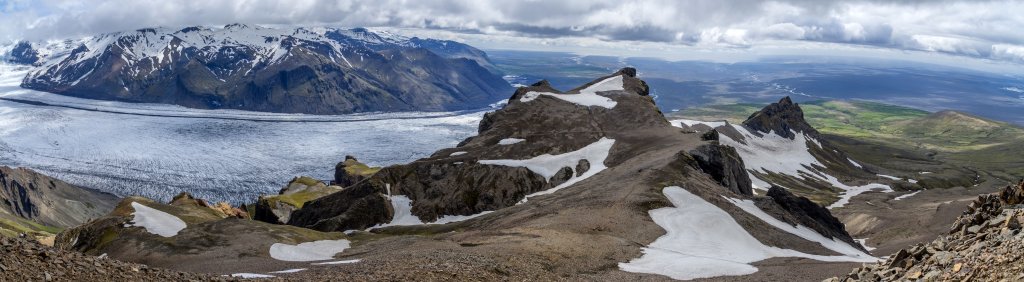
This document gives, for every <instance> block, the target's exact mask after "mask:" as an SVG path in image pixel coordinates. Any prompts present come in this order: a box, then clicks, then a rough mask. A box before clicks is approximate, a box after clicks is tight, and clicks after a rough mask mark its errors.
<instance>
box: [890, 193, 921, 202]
mask: <svg viewBox="0 0 1024 282" xmlns="http://www.w3.org/2000/svg"><path fill="white" fill-rule="evenodd" d="M917 193H921V191H915V192H913V193H907V194H903V195H900V196H899V197H896V198H893V200H895V201H899V200H903V199H906V198H910V197H912V196H914V195H917Z"/></svg>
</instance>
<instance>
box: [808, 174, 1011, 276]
mask: <svg viewBox="0 0 1024 282" xmlns="http://www.w3.org/2000/svg"><path fill="white" fill-rule="evenodd" d="M1022 225H1024V181H1021V182H1020V183H1018V184H1014V185H1009V186H1007V187H1006V188H1005V189H1003V191H1001V192H1000V193H998V194H986V195H980V196H978V199H977V200H975V201H974V202H972V203H971V205H970V206H969V207H968V208H967V210H966V211H964V214H963V215H961V216H960V217H958V218H957V220H956V221H955V223H954V224H953V226H952V228H951V230H950V231H949V234H947V235H944V236H941V237H939V238H937V239H935V240H934V241H932V242H929V243H926V244H918V245H915V246H913V247H910V248H906V249H902V250H900V251H899V252H897V253H896V254H894V255H891V256H890V257H889V258H888V259H887V260H886V261H885V262H882V263H878V264H871V265H865V266H863V267H860V268H857V269H854V270H853V271H852V272H850V274H848V275H846V276H844V277H834V278H830V279H828V280H826V281H896V280H900V281H1020V280H1024V264H1022V263H1021V262H1022V261H1024V254H1022V253H1021V250H1022V249H1024V232H1021V227H1022Z"/></svg>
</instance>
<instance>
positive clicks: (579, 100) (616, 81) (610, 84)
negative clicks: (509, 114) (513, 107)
mask: <svg viewBox="0 0 1024 282" xmlns="http://www.w3.org/2000/svg"><path fill="white" fill-rule="evenodd" d="M616 90H618V91H621V90H625V88H624V87H623V84H622V76H621V75H616V76H613V77H609V78H606V79H605V80H602V81H601V82H598V83H595V84H593V85H591V86H589V87H587V88H584V89H582V90H580V93H579V94H558V93H551V92H537V91H530V92H526V95H523V97H522V98H519V101H520V102H530V101H533V100H534V99H537V97H540V96H541V95H547V96H551V97H555V98H558V99H561V100H564V101H566V102H570V103H574V104H577V105H581V106H585V107H590V106H599V107H605V108H609V109H611V108H614V107H615V105H616V104H617V103H616V102H615V100H612V99H611V98H608V97H605V96H601V95H597V92H602V91H616Z"/></svg>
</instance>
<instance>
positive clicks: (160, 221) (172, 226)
mask: <svg viewBox="0 0 1024 282" xmlns="http://www.w3.org/2000/svg"><path fill="white" fill-rule="evenodd" d="M132 209H135V212H132V221H131V223H129V224H128V226H137V227H142V228H145V229H146V232H149V233H153V234H156V235H160V236H163V237H173V236H174V235H178V232H179V231H181V230H182V229H185V227H186V225H185V221H182V220H181V218H178V217H177V216H174V215H171V214H169V213H166V212H162V211H160V210H157V209H154V208H151V207H147V206H146V205H143V204H140V203H138V202H132Z"/></svg>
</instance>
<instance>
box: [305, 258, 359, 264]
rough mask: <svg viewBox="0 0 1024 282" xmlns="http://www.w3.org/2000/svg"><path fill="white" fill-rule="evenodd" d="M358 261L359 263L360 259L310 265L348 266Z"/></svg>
mask: <svg viewBox="0 0 1024 282" xmlns="http://www.w3.org/2000/svg"><path fill="white" fill-rule="evenodd" d="M359 261H361V260H360V259H350V260H339V261H328V262H317V263H312V265H335V264H350V263H357V262H359Z"/></svg>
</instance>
